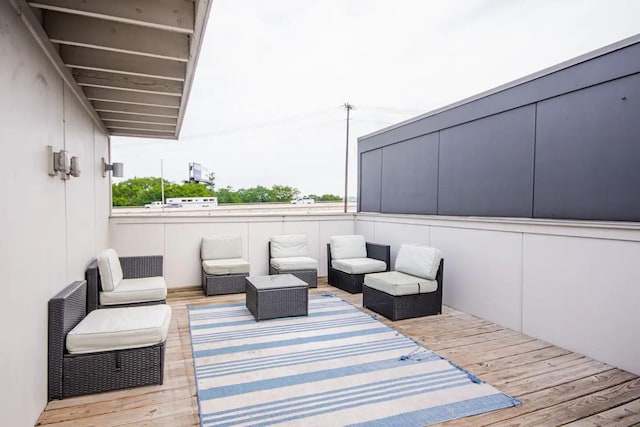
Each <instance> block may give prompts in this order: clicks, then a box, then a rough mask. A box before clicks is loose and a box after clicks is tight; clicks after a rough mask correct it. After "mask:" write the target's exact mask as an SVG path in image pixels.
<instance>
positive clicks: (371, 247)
mask: <svg viewBox="0 0 640 427" xmlns="http://www.w3.org/2000/svg"><path fill="white" fill-rule="evenodd" d="M366 246H367V258H373V259H377V260H379V261H384V262H385V263H387V270H386V271H389V270H390V269H391V246H389V245H380V244H378V243H369V242H367V243H366Z"/></svg>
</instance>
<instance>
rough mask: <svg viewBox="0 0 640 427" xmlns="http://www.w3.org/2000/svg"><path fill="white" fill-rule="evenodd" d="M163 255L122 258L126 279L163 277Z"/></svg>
mask: <svg viewBox="0 0 640 427" xmlns="http://www.w3.org/2000/svg"><path fill="white" fill-rule="evenodd" d="M162 260H163V258H162V255H151V256H131V257H120V266H121V267H122V274H123V275H124V278H125V279H138V278H141V277H156V276H162Z"/></svg>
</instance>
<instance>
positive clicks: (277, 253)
mask: <svg viewBox="0 0 640 427" xmlns="http://www.w3.org/2000/svg"><path fill="white" fill-rule="evenodd" d="M308 256H309V243H308V241H307V236H305V235H302V234H292V235H282V236H273V237H272V238H271V254H270V257H271V258H289V257H308Z"/></svg>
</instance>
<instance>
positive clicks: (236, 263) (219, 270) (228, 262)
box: [202, 258, 251, 276]
mask: <svg viewBox="0 0 640 427" xmlns="http://www.w3.org/2000/svg"><path fill="white" fill-rule="evenodd" d="M250 267H251V265H250V264H249V263H248V262H247V261H245V260H243V259H242V258H232V259H208V260H205V261H202V269H203V270H204V272H205V273H207V274H214V275H216V276H221V275H225V274H239V273H249V269H250Z"/></svg>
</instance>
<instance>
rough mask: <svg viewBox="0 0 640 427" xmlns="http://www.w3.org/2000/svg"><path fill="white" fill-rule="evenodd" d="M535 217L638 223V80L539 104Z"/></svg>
mask: <svg viewBox="0 0 640 427" xmlns="http://www.w3.org/2000/svg"><path fill="white" fill-rule="evenodd" d="M534 216H535V217H538V218H574V219H595V220H627V221H639V220H640V74H636V75H634V76H630V77H626V78H623V79H619V80H615V81H612V82H608V83H604V84H601V85H598V86H594V87H591V88H588V89H584V90H581V91H578V92H574V93H571V94H567V95H564V96H561V97H558V98H553V99H550V100H547V101H544V102H541V103H539V104H538V121H537V141H536V179H535V209H534Z"/></svg>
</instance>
